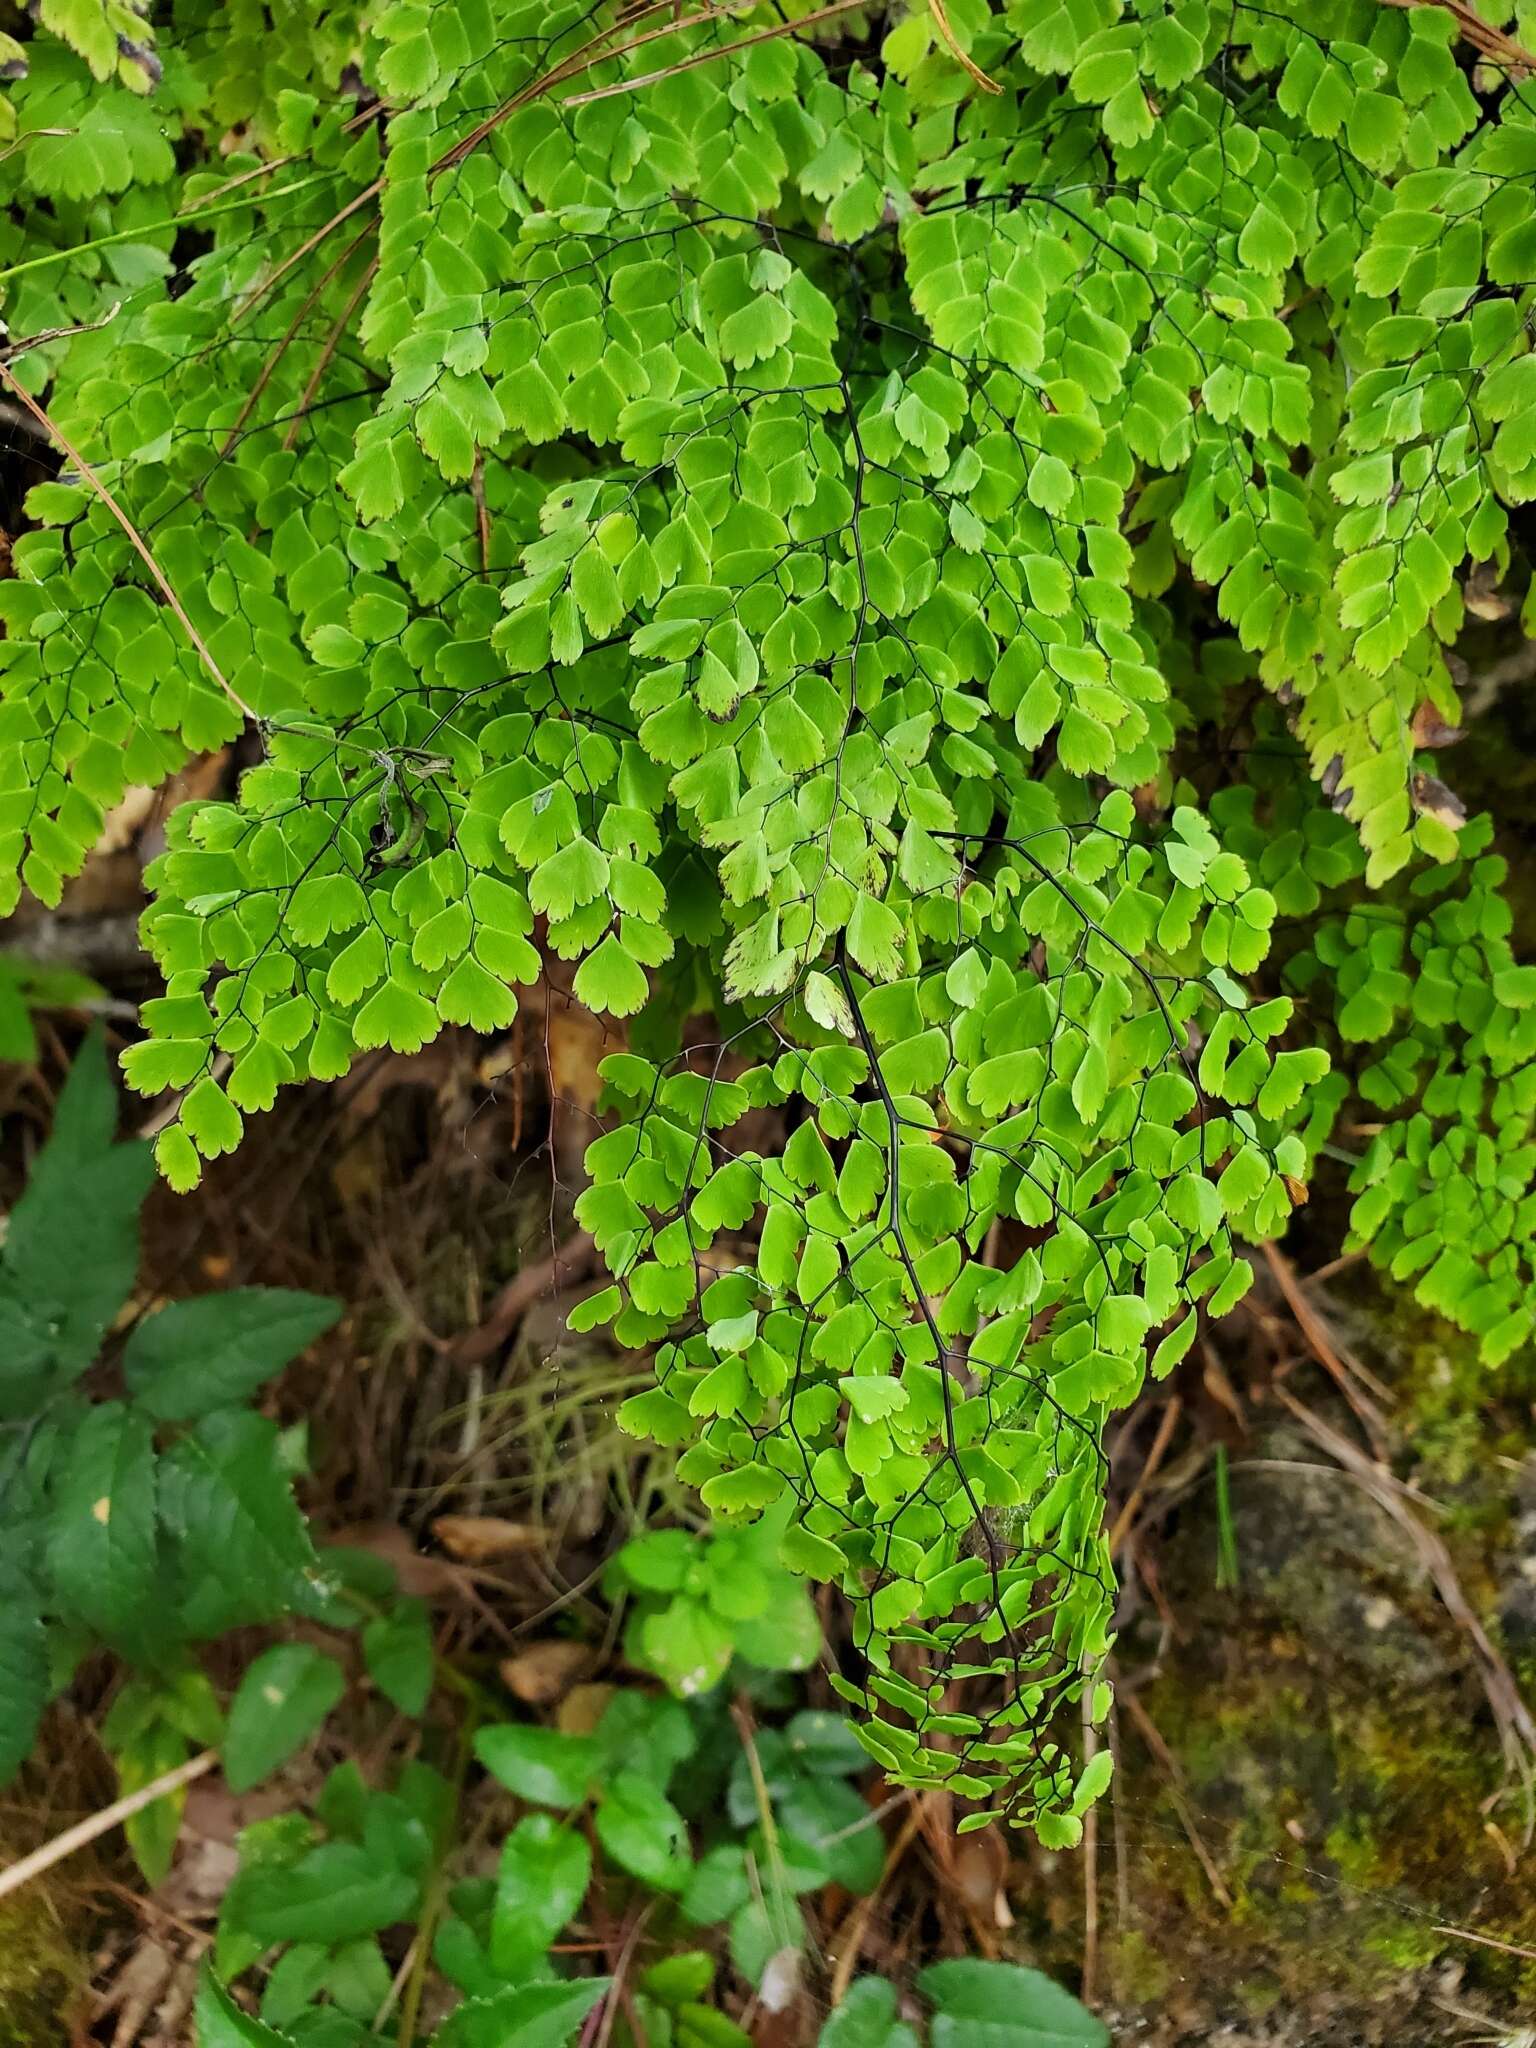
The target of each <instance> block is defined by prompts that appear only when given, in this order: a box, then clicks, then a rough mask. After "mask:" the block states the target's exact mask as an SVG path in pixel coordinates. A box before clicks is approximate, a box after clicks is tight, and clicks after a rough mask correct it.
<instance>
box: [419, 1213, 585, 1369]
mask: <svg viewBox="0 0 1536 2048" xmlns="http://www.w3.org/2000/svg"><path fill="white" fill-rule="evenodd" d="M596 1259H597V1246H596V1245H595V1244H594V1243H593V1241H592V1233H591V1232H590V1231H587V1230H578V1231H577V1232H576V1234H575V1236H574V1237H569V1238H567V1239H566V1241H565V1243H564V1244H563V1245H561V1246H560V1247H559V1248H558V1250H556V1251H553V1252H551V1253H550V1255H549V1257H548V1258H547V1259H540V1261H539V1263H538V1264H537V1265H536V1266H525V1267H524V1268H523V1270H522V1271H521V1272H520V1273H514V1274H513V1276H512V1278H511V1279H510V1280H509V1281H508V1282H507V1284H506V1286H505V1287H503V1288H502V1290H501V1292H500V1294H498V1295H497V1297H496V1299H495V1300H494V1301H493V1302H492V1303H491V1310H490V1314H489V1315H488V1316H487V1317H486V1319H485V1321H484V1322H483V1323H482V1324H481V1325H480V1327H479V1329H478V1330H466V1331H465V1332H464V1335H463V1336H462V1337H461V1338H460V1339H459V1341H458V1343H457V1344H455V1346H454V1357H455V1358H456V1359H457V1360H458V1362H459V1363H460V1364H461V1365H478V1364H479V1363H480V1361H481V1360H482V1359H486V1358H489V1357H490V1356H491V1354H492V1353H493V1352H495V1351H499V1350H500V1349H501V1347H502V1345H503V1344H505V1343H506V1341H507V1339H508V1337H510V1336H511V1334H512V1332H513V1331H514V1330H515V1329H516V1328H517V1326H518V1324H519V1323H520V1322H521V1321H522V1319H523V1317H524V1316H525V1315H527V1313H528V1311H529V1309H531V1308H532V1307H533V1305H534V1303H535V1302H536V1301H539V1300H541V1299H542V1298H543V1297H544V1296H545V1295H547V1294H555V1293H557V1292H558V1291H559V1289H560V1288H562V1287H564V1286H568V1285H569V1283H570V1282H571V1281H573V1280H580V1279H584V1278H585V1276H586V1275H587V1274H588V1273H590V1272H591V1270H592V1267H593V1265H594V1264H595V1263H596Z"/></svg>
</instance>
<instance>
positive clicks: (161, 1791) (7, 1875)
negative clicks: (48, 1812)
mask: <svg viewBox="0 0 1536 2048" xmlns="http://www.w3.org/2000/svg"><path fill="white" fill-rule="evenodd" d="M218 1760H219V1759H218V1756H217V1754H216V1753H215V1751H213V1750H211V1749H205V1750H204V1751H203V1752H202V1754H201V1755H200V1756H194V1757H189V1758H188V1759H187V1761H186V1762H185V1763H184V1764H178V1765H177V1766H176V1768H175V1769H174V1770H173V1771H162V1772H161V1773H160V1775H159V1777H158V1778H151V1779H150V1781H149V1783H148V1784H147V1785H141V1786H140V1787H139V1789H138V1791H137V1792H128V1793H125V1794H124V1796H123V1797H122V1798H121V1799H114V1800H113V1802H112V1804H111V1805H110V1806H104V1807H103V1808H102V1809H101V1811H100V1813H93V1814H91V1815H90V1816H89V1817H88V1818H87V1819H85V1820H82V1821H76V1823H75V1825H74V1826H73V1827H72V1828H66V1829H65V1830H64V1832H63V1834H62V1835H55V1836H54V1838H53V1840H52V1841H51V1842H45V1843H44V1844H43V1846H42V1848H41V1849H34V1850H33V1851H32V1854H31V1855H30V1856H23V1857H22V1859H21V1861H20V1862H19V1863H13V1864H12V1865H11V1866H10V1868H9V1869H8V1870H5V1871H0V1899H3V1898H5V1897H7V1896H8V1895H9V1894H10V1893H11V1892H14V1891H19V1890H20V1889H21V1887H22V1886H23V1885H24V1884H30V1883H31V1881H32V1879H33V1878H34V1877H41V1876H42V1874H43V1872H44V1871H45V1870H51V1869H52V1868H53V1866H54V1864H55V1863H62V1862H63V1860H64V1858H65V1857H66V1856H73V1855H74V1853H75V1851H76V1850H77V1849H84V1848H86V1847H87V1846H88V1845H89V1844H90V1843H92V1842H94V1841H95V1840H96V1839H97V1838H98V1836H101V1835H104V1834H107V1833H108V1832H109V1831H110V1830H111V1829H112V1828H115V1827H116V1826H117V1825H118V1823H119V1822H120V1821H125V1820H132V1818H133V1816H134V1815H135V1814H136V1813H142V1812H143V1811H144V1809H145V1807H146V1806H153V1805H154V1803H155V1801H156V1800H157V1799H163V1798H164V1797H165V1795H166V1794H167V1793H168V1792H179V1791H180V1789H181V1787H182V1786H183V1785H190V1784H191V1783H192V1780H193V1779H194V1778H200V1777H202V1775H203V1773H204V1772H205V1771H211V1770H212V1769H213V1767H214V1765H215V1764H216V1763H217V1762H218Z"/></svg>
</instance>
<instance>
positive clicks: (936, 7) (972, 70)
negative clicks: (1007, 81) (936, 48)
mask: <svg viewBox="0 0 1536 2048" xmlns="http://www.w3.org/2000/svg"><path fill="white" fill-rule="evenodd" d="M928 5H929V6H930V7H931V8H932V9H933V19H934V24H935V26H936V27H937V29H938V31H939V34H940V35H941V36H942V37H943V38H944V40H945V42H946V43H947V44H948V45H949V54H950V55H951V56H952V57H953V58H954V60H955V62H956V63H957V64H958V65H959V66H960V69H961V70H962V71H965V72H968V73H969V74H970V76H971V77H972V78H974V79H975V81H976V83H977V84H978V85H979V86H980V87H981V89H982V91H983V92H1001V91H1002V89H1003V88H1002V87H1001V86H1000V85H999V84H998V82H997V80H996V79H995V78H989V77H988V76H987V74H986V72H985V71H983V70H982V68H981V66H980V65H979V64H978V63H977V62H976V60H975V59H974V58H973V57H972V56H971V55H970V53H969V52H968V51H966V50H962V49H961V47H960V43H959V39H958V38H957V37H956V35H955V31H954V29H953V28H952V27H951V26H950V20H949V16H948V15H947V14H946V13H945V11H944V0H928Z"/></svg>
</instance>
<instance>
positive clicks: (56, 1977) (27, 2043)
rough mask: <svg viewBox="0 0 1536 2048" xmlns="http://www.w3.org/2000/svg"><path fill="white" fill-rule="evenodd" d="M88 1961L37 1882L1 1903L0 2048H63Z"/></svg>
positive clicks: (72, 2033)
mask: <svg viewBox="0 0 1536 2048" xmlns="http://www.w3.org/2000/svg"><path fill="white" fill-rule="evenodd" d="M88 1975H89V1965H88V1963H87V1961H86V1959H85V1957H84V1956H83V1955H81V1954H80V1953H79V1952H78V1951H77V1950H76V1948H75V1947H74V1946H73V1945H72V1943H71V1942H70V1939H69V1936H68V1932H67V1930H66V1929H65V1928H64V1927H61V1925H60V1923H59V1921H58V1919H57V1917H56V1915H55V1912H54V1908H53V1904H52V1901H51V1900H50V1898H49V1896H48V1894H47V1893H46V1891H44V1890H43V1889H42V1888H41V1886H36V1887H32V1888H30V1889H23V1890H22V1891H20V1892H18V1893H16V1894H15V1896H14V1897H13V1898H11V1899H8V1900H7V1901H6V1903H5V1905H4V1906H3V1907H0V2048H66V2044H67V2043H69V2042H72V2041H74V2040H75V2039H77V2038H78V2036H77V2034H76V2032H75V2030H74V2028H73V2026H72V2025H71V2009H72V2008H73V2007H74V2006H75V2005H76V2003H77V2001H78V1999H79V1997H80V1994H81V1993H82V1991H83V1990H84V1989H85V1985H86V1981H87V1978H88Z"/></svg>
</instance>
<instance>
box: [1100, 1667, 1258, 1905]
mask: <svg viewBox="0 0 1536 2048" xmlns="http://www.w3.org/2000/svg"><path fill="white" fill-rule="evenodd" d="M1119 1703H1120V1705H1121V1706H1122V1707H1124V1709H1125V1711H1126V1713H1127V1714H1129V1715H1130V1717H1131V1719H1132V1720H1133V1721H1134V1722H1135V1724H1136V1732H1137V1734H1138V1735H1139V1736H1140V1737H1141V1739H1142V1741H1143V1742H1144V1743H1145V1744H1146V1745H1147V1747H1148V1749H1150V1750H1151V1752H1152V1757H1153V1761H1154V1762H1155V1763H1156V1764H1157V1765H1158V1766H1159V1768H1160V1769H1161V1770H1162V1773H1163V1775H1164V1777H1165V1778H1166V1779H1167V1781H1168V1790H1169V1792H1170V1794H1171V1795H1172V1798H1173V1805H1174V1811H1175V1812H1176V1813H1177V1814H1178V1816H1179V1819H1180V1821H1181V1823H1182V1824H1183V1828H1184V1832H1185V1834H1186V1835H1187V1836H1188V1837H1189V1846H1190V1847H1191V1848H1192V1849H1193V1850H1194V1852H1195V1855H1196V1857H1197V1858H1198V1859H1199V1863H1200V1868H1201V1869H1202V1870H1203V1871H1204V1872H1205V1881H1206V1883H1207V1884H1208V1885H1209V1886H1210V1888H1211V1890H1212V1891H1213V1892H1214V1893H1215V1895H1216V1897H1217V1898H1218V1899H1219V1900H1220V1901H1221V1903H1222V1905H1224V1906H1225V1907H1226V1909H1227V1911H1228V1912H1229V1913H1230V1912H1231V1911H1232V1894H1231V1892H1229V1891H1228V1890H1227V1887H1226V1882H1225V1880H1224V1879H1223V1877H1222V1875H1221V1872H1220V1871H1219V1870H1218V1869H1217V1868H1216V1859H1215V1857H1214V1856H1212V1854H1211V1852H1210V1850H1209V1849H1207V1847H1206V1846H1205V1843H1204V1841H1203V1840H1202V1839H1201V1835H1200V1830H1199V1829H1198V1828H1197V1827H1196V1826H1195V1816H1194V1813H1193V1812H1192V1811H1191V1808H1190V1804H1189V1800H1188V1798H1187V1797H1186V1795H1185V1791H1184V1773H1183V1772H1182V1771H1181V1770H1180V1769H1179V1763H1178V1758H1177V1757H1176V1756H1175V1755H1174V1753H1173V1751H1172V1750H1171V1749H1170V1748H1169V1747H1168V1745H1167V1743H1166V1742H1164V1740H1163V1738H1162V1736H1161V1734H1160V1733H1159V1732H1158V1728H1157V1724H1156V1723H1155V1722H1154V1721H1153V1719H1152V1716H1151V1715H1150V1714H1149V1713H1148V1712H1147V1710H1146V1708H1145V1707H1144V1706H1143V1705H1142V1704H1141V1701H1140V1700H1139V1699H1137V1697H1136V1695H1135V1693H1133V1692H1122V1693H1121V1695H1120V1701H1119Z"/></svg>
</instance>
